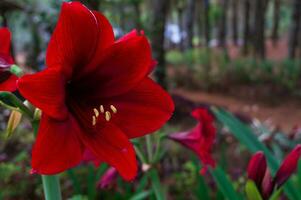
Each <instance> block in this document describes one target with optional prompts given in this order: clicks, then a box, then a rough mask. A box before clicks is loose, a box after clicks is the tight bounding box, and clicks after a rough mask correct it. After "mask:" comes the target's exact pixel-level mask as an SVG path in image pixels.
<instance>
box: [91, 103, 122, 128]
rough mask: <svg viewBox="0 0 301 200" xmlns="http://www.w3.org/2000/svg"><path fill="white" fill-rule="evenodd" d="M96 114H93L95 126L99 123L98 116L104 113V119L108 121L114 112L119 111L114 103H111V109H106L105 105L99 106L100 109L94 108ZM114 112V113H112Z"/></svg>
mask: <svg viewBox="0 0 301 200" xmlns="http://www.w3.org/2000/svg"><path fill="white" fill-rule="evenodd" d="M93 112H94V115H93V116H92V125H93V126H95V125H96V123H97V119H98V117H101V115H103V117H104V119H105V120H106V121H107V122H108V121H110V120H111V118H112V116H113V114H116V113H117V108H116V107H115V106H114V105H110V110H105V107H104V106H103V105H100V106H99V109H97V108H93ZM111 112H112V114H111Z"/></svg>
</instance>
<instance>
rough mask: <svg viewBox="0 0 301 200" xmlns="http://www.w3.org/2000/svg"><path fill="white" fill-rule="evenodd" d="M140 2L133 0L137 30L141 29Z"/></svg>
mask: <svg viewBox="0 0 301 200" xmlns="http://www.w3.org/2000/svg"><path fill="white" fill-rule="evenodd" d="M140 3H141V1H140V0H136V1H133V6H134V10H135V26H136V29H137V30H142V24H141V11H140Z"/></svg>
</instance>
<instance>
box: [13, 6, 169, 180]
mask: <svg viewBox="0 0 301 200" xmlns="http://www.w3.org/2000/svg"><path fill="white" fill-rule="evenodd" d="M152 64H153V61H152V56H151V47H150V45H149V42H148V40H147V38H146V37H145V36H144V35H141V34H138V33H137V32H136V31H132V32H131V33H129V34H127V35H125V36H124V37H122V38H121V39H119V40H117V41H114V34H113V30H112V27H111V25H110V23H109V22H108V20H107V19H106V18H105V17H104V16H103V15H102V14H101V13H98V12H96V11H90V10H89V9H87V8H86V7H85V6H83V5H82V4H80V3H78V2H72V3H63V5H62V10H61V14H60V17H59V20H58V23H57V26H56V28H55V30H54V33H53V35H52V37H51V40H50V42H49V45H48V49H47V54H46V65H47V68H46V69H45V70H43V71H41V72H38V73H36V74H33V75H25V76H23V77H22V78H21V79H20V80H19V81H18V88H19V90H20V93H21V94H22V95H23V96H24V97H25V98H27V99H28V100H29V101H30V102H31V103H32V104H34V105H35V106H37V107H38V108H40V109H41V110H42V111H43V114H42V118H41V122H40V127H39V131H38V136H37V139H36V142H35V144H34V147H33V150H32V168H33V169H35V170H36V172H37V173H40V174H56V173H59V172H62V171H64V170H66V169H68V168H70V167H73V166H75V165H77V164H78V163H79V162H80V161H81V160H82V158H83V152H84V151H86V150H89V151H90V152H91V153H92V154H93V156H95V157H96V158H97V159H98V161H99V162H107V163H109V164H110V165H112V166H113V167H114V168H116V169H117V171H118V172H119V173H120V174H121V176H122V177H123V178H124V179H126V180H131V179H133V178H134V177H135V176H136V173H137V163H136V156H135V151H134V148H133V145H132V144H131V143H130V141H129V139H131V138H135V137H140V136H143V135H145V134H148V133H150V132H153V131H155V130H156V129H158V128H160V127H161V126H162V125H163V124H164V123H165V122H166V121H167V120H168V119H169V118H170V116H171V114H172V112H173V110H174V105H173V102H172V100H171V98H170V96H169V94H168V93H166V92H165V91H164V90H163V89H162V88H161V87H160V86H159V85H158V84H156V83H155V82H154V81H153V80H151V79H150V78H149V77H148V74H149V72H150V68H151V67H152Z"/></svg>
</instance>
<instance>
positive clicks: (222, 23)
mask: <svg viewBox="0 0 301 200" xmlns="http://www.w3.org/2000/svg"><path fill="white" fill-rule="evenodd" d="M219 2H220V6H221V15H220V20H219V26H218V42H219V46H220V47H223V48H225V47H226V36H227V11H228V4H229V1H228V0H220V1H219Z"/></svg>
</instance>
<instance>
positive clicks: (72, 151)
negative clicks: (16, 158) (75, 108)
mask: <svg viewBox="0 0 301 200" xmlns="http://www.w3.org/2000/svg"><path fill="white" fill-rule="evenodd" d="M78 132H80V129H79V127H78V125H77V124H76V122H75V120H74V119H73V118H72V117H71V116H70V117H69V118H68V120H67V121H62V122H59V121H56V120H53V119H51V118H49V117H47V116H46V115H42V119H41V122H40V127H39V131H38V136H37V139H36V142H35V144H34V147H33V150H32V168H33V169H34V171H35V172H37V173H39V174H46V175H49V174H56V173H60V172H62V171H64V170H66V169H68V168H71V167H74V166H75V165H77V164H78V163H79V162H80V161H81V159H82V153H83V146H82V144H81V143H80V141H79V140H78V138H77V135H78Z"/></svg>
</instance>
